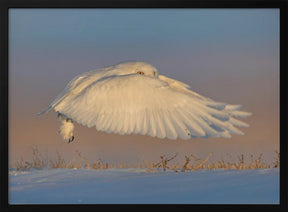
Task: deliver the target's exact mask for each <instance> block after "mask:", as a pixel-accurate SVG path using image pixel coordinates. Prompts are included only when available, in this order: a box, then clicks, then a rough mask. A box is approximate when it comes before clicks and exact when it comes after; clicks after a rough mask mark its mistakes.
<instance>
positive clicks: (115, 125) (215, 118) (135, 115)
mask: <svg viewBox="0 0 288 212" xmlns="http://www.w3.org/2000/svg"><path fill="white" fill-rule="evenodd" d="M190 88H191V87H190V86H189V85H187V84H185V83H183V82H180V81H177V80H174V79H171V78H168V77H166V76H163V75H159V73H158V71H157V69H156V68H155V67H153V66H152V65H150V64H148V63H145V62H125V63H120V64H118V65H114V66H111V67H108V68H103V69H100V70H93V71H90V72H86V73H83V74H80V75H78V76H76V77H75V78H74V79H72V80H71V81H70V82H69V83H68V84H67V85H66V87H65V88H64V90H63V91H62V92H61V93H60V94H59V95H58V96H57V97H56V99H55V100H54V101H53V102H52V103H51V104H50V105H49V106H48V107H47V108H46V109H45V110H43V111H42V112H40V113H39V115H40V114H43V113H46V112H48V111H49V110H51V109H54V110H55V112H56V113H57V117H58V120H59V121H60V129H59V132H60V134H61V135H62V136H63V139H64V140H65V141H67V142H68V143H70V142H71V141H73V140H74V135H73V130H74V124H73V123H74V122H77V123H79V124H81V125H84V126H88V127H89V128H90V127H95V128H96V129H97V130H99V131H104V132H107V133H118V134H121V135H123V134H132V133H133V134H141V135H150V136H152V137H158V138H169V139H177V138H181V139H190V138H194V137H204V138H208V137H227V138H229V137H231V135H230V134H232V133H234V134H243V133H242V132H241V131H240V130H239V129H237V128H236V127H235V126H237V127H247V126H248V124H246V123H244V122H242V121H240V120H237V119H236V118H235V117H241V118H242V117H247V116H249V115H250V114H251V113H249V112H244V111H239V109H240V107H241V105H229V104H226V103H222V102H216V101H214V100H212V99H210V98H207V97H204V96H201V95H199V94H198V93H195V92H193V91H192V90H190Z"/></svg>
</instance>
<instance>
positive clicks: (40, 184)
mask: <svg viewBox="0 0 288 212" xmlns="http://www.w3.org/2000/svg"><path fill="white" fill-rule="evenodd" d="M9 203H10V204H114V203H115V204H116V203H117V204H119V203H120V204H122V203H123V204H137V203H139V204H146V203H148V204H154V203H157V204H169V203H171V204H182V203H185V204H279V169H258V170H257V169H255V170H198V171H196V172H172V171H171V172H155V173H149V172H147V171H146V170H145V169H139V168H135V169H128V168H127V169H108V170H88V169H78V170H73V169H51V170H49V169H45V170H33V171H15V170H10V171H9Z"/></svg>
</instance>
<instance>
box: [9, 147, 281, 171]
mask: <svg viewBox="0 0 288 212" xmlns="http://www.w3.org/2000/svg"><path fill="white" fill-rule="evenodd" d="M274 154H275V157H274V161H273V162H272V163H271V164H267V163H264V162H263V160H262V156H263V155H262V154H259V155H258V156H257V157H255V156H254V155H250V156H249V157H248V159H247V156H246V157H245V156H244V154H241V155H240V156H237V160H236V161H234V159H233V157H232V156H230V155H229V159H228V161H224V160H220V161H217V162H213V161H210V162H209V163H208V161H209V160H210V158H211V156H212V155H213V153H212V152H211V153H210V154H209V155H208V156H207V157H206V158H204V159H201V158H198V157H196V156H195V155H193V154H190V155H185V161H183V162H182V163H180V162H177V163H172V162H171V161H173V160H174V159H175V158H176V157H177V154H175V155H173V156H167V155H161V156H160V160H159V161H157V162H149V161H147V160H143V162H144V164H137V165H127V164H109V163H107V162H106V163H105V162H104V161H103V160H102V159H101V158H99V159H96V160H93V161H91V160H89V159H88V158H86V157H84V156H83V155H82V153H81V152H79V151H76V157H74V158H73V159H72V160H71V161H69V162H67V161H65V160H64V159H63V157H62V156H61V154H60V153H59V152H56V158H55V159H54V160H48V156H47V154H46V155H45V156H44V155H43V154H41V152H40V151H39V150H38V148H37V147H35V146H34V147H32V160H31V161H24V160H23V158H20V160H18V161H17V162H16V163H15V164H13V167H12V168H14V169H15V170H31V169H44V168H48V169H53V168H72V169H83V168H85V169H112V168H120V169H122V168H142V169H146V170H147V172H160V171H163V172H166V171H168V170H170V171H174V172H188V171H197V170H199V169H208V170H212V169H238V170H243V169H263V168H265V169H267V168H277V167H280V153H279V152H278V151H275V152H274ZM233 161H234V162H233Z"/></svg>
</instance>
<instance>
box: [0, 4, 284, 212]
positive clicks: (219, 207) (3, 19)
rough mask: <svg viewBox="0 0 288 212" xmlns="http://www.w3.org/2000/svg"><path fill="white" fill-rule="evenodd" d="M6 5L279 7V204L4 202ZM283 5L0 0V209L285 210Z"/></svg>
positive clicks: (5, 155)
mask: <svg viewBox="0 0 288 212" xmlns="http://www.w3.org/2000/svg"><path fill="white" fill-rule="evenodd" d="M10 8H279V9H280V29H281V30H280V32H281V33H280V40H281V43H280V101H281V104H280V152H281V167H280V173H281V176H280V186H281V188H280V204H279V205H237V204H235V205H234V204H233V205H224V204H219V205H210V204H209V205H202V204H199V205H198V204H197V205H193V204H191V205H189V204H188V205H187V204H184V205H174V204H172V205H159V204H156V205H155V204H153V205H105V204H103V205H101V204H100V205H81V204H79V205H9V203H8V192H9V191H8V143H9V137H8V126H9V117H8V112H9V104H8V103H9V101H8V98H9V90H8V85H9V71H8V69H9V67H8V56H9V46H8V37H9V36H8V23H9V18H8V13H9V12H8V11H9V9H10ZM287 9H288V1H285V0H269V1H268V0H251V1H250V0H247V1H239V0H235V1H223V0H222V1H218V0H215V1H211V0H210V1H209V0H196V1H188V0H165V1H164V0H157V1H147V0H137V1H135V0H134V1H133V0H119V1H116V0H97V1H93V0H71V1H68V0H49V1H44V0H43V1H39V0H4V1H1V10H0V14H1V19H0V20H1V30H0V32H1V46H0V47H1V48H0V49H1V77H0V79H1V119H0V120H1V135H2V136H1V138H2V139H1V142H0V145H1V153H0V154H1V192H0V195H1V196H0V201H1V211H12V210H13V211H16V210H19V211H20V210H26V209H27V210H29V211H39V209H40V210H41V209H42V208H44V207H45V209H48V210H53V209H60V210H61V209H65V210H71V209H76V210H83V209H84V210H91V211H92V210H93V211H95V210H96V209H100V208H101V209H104V208H105V209H106V208H107V210H108V209H111V210H115V209H116V210H122V209H123V210H133V211H135V210H164V208H166V210H187V211H192V210H193V211H202V210H209V211H211V210H213V211H214V210H215V211H216V210H217V211H218V210H220V211H223V212H224V211H256V210H259V211H260V210H261V211H262V210H263V209H267V210H269V211H275V212H276V211H288V208H287V199H288V197H287V187H288V186H287V179H288V176H287V169H288V167H287V153H288V152H287V150H288V148H287V139H286V135H285V134H286V133H285V118H286V114H285V110H286V108H287V105H286V102H285V100H286V98H287V92H286V89H285V87H286V85H285V82H286V81H285V76H284V74H285V70H287V58H288V57H287V38H288V36H287V26H288V24H287V20H288V17H287ZM281 70H282V71H281Z"/></svg>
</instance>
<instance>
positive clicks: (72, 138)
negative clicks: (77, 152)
mask: <svg viewBox="0 0 288 212" xmlns="http://www.w3.org/2000/svg"><path fill="white" fill-rule="evenodd" d="M72 141H74V136H73V135H72V137H71V138H69V140H68V144H69V143H71V142H72Z"/></svg>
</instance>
